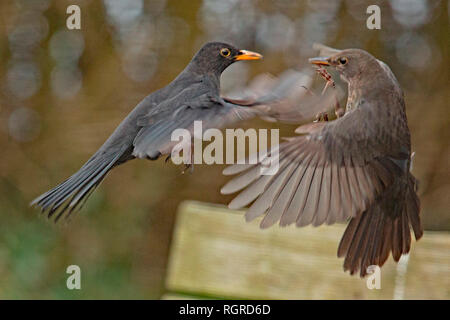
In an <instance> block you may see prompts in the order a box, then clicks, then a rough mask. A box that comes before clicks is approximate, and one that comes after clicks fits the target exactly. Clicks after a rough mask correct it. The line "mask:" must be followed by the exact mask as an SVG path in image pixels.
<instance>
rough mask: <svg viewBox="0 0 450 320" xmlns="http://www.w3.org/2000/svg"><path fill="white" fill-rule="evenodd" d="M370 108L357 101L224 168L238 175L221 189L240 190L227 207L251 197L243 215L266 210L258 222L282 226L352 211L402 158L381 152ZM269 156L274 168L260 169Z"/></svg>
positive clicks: (388, 178)
mask: <svg viewBox="0 0 450 320" xmlns="http://www.w3.org/2000/svg"><path fill="white" fill-rule="evenodd" d="M373 112H374V111H373V110H371V108H370V106H362V107H360V108H357V109H355V110H353V111H351V112H349V113H348V114H346V115H345V116H344V117H342V118H339V119H337V120H335V121H332V122H328V123H326V124H324V125H322V126H317V127H315V128H314V129H312V130H310V131H309V133H308V134H306V135H301V136H296V137H292V138H288V139H287V140H288V141H287V142H284V143H281V144H280V145H279V146H276V147H274V148H273V149H272V150H271V151H270V152H269V153H268V154H266V155H265V156H262V157H260V158H259V159H258V161H259V162H258V163H257V164H254V165H252V164H244V165H239V164H238V165H233V166H230V167H228V168H226V169H225V170H224V174H226V175H227V174H238V173H239V175H238V176H236V177H234V178H233V179H232V180H231V181H229V182H228V183H227V184H226V185H225V186H224V187H223V188H222V190H221V192H222V193H223V194H230V193H234V192H237V191H239V190H243V191H242V192H241V193H240V194H239V195H237V196H236V197H235V198H234V199H233V200H232V202H231V203H230V204H229V207H230V208H233V209H237V208H242V207H245V206H247V205H248V204H250V203H252V202H253V201H254V202H253V204H252V205H251V206H250V209H249V210H248V211H247V213H246V219H247V220H252V219H254V218H256V217H258V216H260V215H263V214H265V213H266V215H265V217H264V218H263V220H262V222H261V227H269V226H271V225H273V224H274V223H276V222H277V221H279V223H280V225H282V226H284V225H289V224H292V223H296V225H297V226H304V225H308V224H313V225H314V226H317V225H321V224H323V223H326V224H332V223H334V222H338V221H345V220H347V219H348V218H351V217H355V216H357V215H358V214H359V213H361V212H362V211H363V210H365V209H367V207H368V206H369V204H370V203H372V202H373V201H374V199H375V198H376V197H377V195H379V194H380V193H381V192H382V190H384V189H385V188H386V186H388V185H390V184H391V183H392V182H393V180H394V178H395V177H396V176H397V175H398V174H401V170H402V168H401V167H402V165H401V163H402V161H403V160H398V159H395V158H391V157H387V156H385V154H386V150H385V149H384V147H383V146H382V144H383V143H380V141H379V139H377V138H376V137H377V135H376V132H375V131H377V130H380V129H379V126H377V125H376V123H374V122H375V120H374V119H373V116H372V113H373ZM377 134H379V133H377ZM378 137H379V136H378ZM277 153H278V156H277ZM270 157H272V159H278V163H279V169H278V171H277V172H276V173H275V174H274V175H264V174H263V173H264V170H263V169H264V166H265V165H267V160H268V159H269V158H270ZM247 163H248V162H247Z"/></svg>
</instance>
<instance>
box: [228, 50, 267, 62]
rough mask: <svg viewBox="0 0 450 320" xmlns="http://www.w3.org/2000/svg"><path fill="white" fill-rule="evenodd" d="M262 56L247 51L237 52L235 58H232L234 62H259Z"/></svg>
mask: <svg viewBox="0 0 450 320" xmlns="http://www.w3.org/2000/svg"><path fill="white" fill-rule="evenodd" d="M262 57H263V56H262V55H260V54H259V53H256V52H252V51H248V50H239V53H238V54H237V56H235V57H234V60H236V61H239V60H259V59H262Z"/></svg>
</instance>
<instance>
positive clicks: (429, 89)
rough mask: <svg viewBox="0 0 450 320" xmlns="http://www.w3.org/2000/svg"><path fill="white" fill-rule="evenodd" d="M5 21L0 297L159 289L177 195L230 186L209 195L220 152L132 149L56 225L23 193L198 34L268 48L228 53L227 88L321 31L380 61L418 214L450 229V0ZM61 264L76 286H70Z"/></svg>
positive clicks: (157, 7) (140, 10)
mask: <svg viewBox="0 0 450 320" xmlns="http://www.w3.org/2000/svg"><path fill="white" fill-rule="evenodd" d="M70 4H78V5H79V6H80V8H81V15H82V16H81V17H82V20H81V30H73V31H69V30H67V29H66V18H67V17H68V15H67V14H66V8H67V6H68V5H70ZM370 4H379V5H380V7H381V11H382V29H381V30H368V29H367V28H366V21H365V19H366V18H367V14H366V8H367V6H368V5H370ZM0 36H1V37H0V149H1V152H2V156H1V158H0V219H1V220H0V221H1V223H0V299H5V298H10V299H16V298H26V299H32V298H40V299H51V298H63V299H66V298H67V299H75V298H83V299H88V298H123V299H128V298H159V297H160V296H161V294H162V293H163V291H164V275H165V268H166V264H167V255H168V249H169V244H170V238H171V234H172V227H173V224H174V221H175V212H176V208H177V206H178V204H179V203H180V201H182V200H184V199H195V200H202V201H208V202H215V203H226V202H227V201H228V200H230V198H229V197H223V196H221V195H220V194H219V189H220V186H221V185H223V183H224V182H225V179H224V178H223V177H222V175H221V174H220V172H221V170H222V169H223V167H220V166H196V168H195V171H194V174H192V175H190V174H185V175H182V174H181V173H180V172H181V169H180V168H177V167H175V166H174V165H172V164H165V163H164V161H163V160H159V161H156V162H152V163H150V162H148V161H132V162H130V163H129V164H126V165H125V166H123V167H121V168H120V170H113V172H112V173H111V174H110V175H109V177H108V179H106V180H105V182H104V183H103V184H102V186H101V187H100V188H99V189H98V190H97V191H96V192H95V193H94V194H93V196H92V197H91V199H90V200H89V201H88V202H87V204H86V206H85V208H84V209H83V211H82V212H81V213H80V214H79V215H77V217H76V218H75V219H74V221H72V222H71V223H70V224H68V225H65V226H53V225H51V224H50V223H48V222H47V221H45V219H44V218H42V219H39V218H38V217H37V214H36V212H35V211H34V210H32V209H30V208H28V203H29V201H30V200H31V199H33V198H34V197H35V196H37V195H39V194H40V193H42V192H43V191H45V190H47V189H49V188H50V187H52V186H54V185H55V184H57V183H59V182H60V181H62V180H63V179H64V178H66V177H68V176H69V175H70V174H72V173H73V172H75V171H76V170H77V169H78V168H79V167H80V166H81V164H82V163H83V162H84V161H86V160H87V159H88V158H89V156H90V155H91V154H92V153H93V152H95V150H96V149H97V148H98V147H99V146H100V145H101V144H102V142H103V141H104V140H105V139H106V138H107V137H108V135H109V134H110V133H111V132H112V131H113V129H114V128H115V126H117V125H118V124H119V123H120V121H121V119H123V118H124V117H125V116H126V114H127V113H128V112H129V111H130V110H131V109H132V108H133V107H134V106H135V105H136V104H137V103H138V102H139V101H140V100H141V99H142V98H143V97H144V96H146V95H147V94H148V93H150V92H152V91H154V90H156V89H158V88H160V87H162V86H164V85H166V84H167V83H168V82H170V81H171V80H172V79H173V78H174V77H175V76H176V75H177V74H178V73H179V72H180V71H181V70H182V69H183V68H184V66H185V65H186V64H187V63H188V62H189V60H190V59H191V57H192V55H193V54H194V53H195V51H196V50H197V49H198V48H199V47H200V46H201V44H202V43H203V42H205V41H208V40H225V41H229V42H232V43H234V44H235V45H237V46H239V47H241V48H246V49H250V50H255V51H259V52H261V53H263V54H264V56H265V60H264V61H262V62H255V63H247V64H243V63H241V64H239V65H238V66H237V65H234V66H232V67H231V68H229V70H227V71H226V72H225V73H224V75H223V78H222V81H223V83H222V86H223V89H224V91H225V92H228V91H231V90H233V89H236V88H238V87H240V86H243V85H245V83H246V82H247V81H248V80H249V79H251V78H253V77H254V76H255V75H257V74H259V73H261V72H271V73H274V74H277V73H280V72H282V71H283V70H285V69H286V68H290V67H294V68H302V67H307V58H308V57H309V56H311V55H312V54H314V52H313V51H312V50H311V44H312V43H313V42H315V41H317V42H323V43H325V44H327V45H330V46H334V47H337V48H347V47H359V48H363V49H366V50H368V51H370V52H371V53H373V54H374V55H375V56H376V57H378V58H379V59H380V60H383V61H385V62H386V63H387V64H388V65H389V66H390V67H391V68H392V70H393V71H394V73H395V74H396V75H397V77H398V79H399V81H400V83H401V84H402V86H403V88H404V91H405V96H406V102H407V113H408V118H409V124H410V129H411V131H412V140H413V150H415V152H416V157H415V160H414V173H415V175H416V176H417V177H418V178H419V180H420V181H421V184H420V195H421V200H422V208H423V209H422V217H423V221H424V224H425V228H426V229H429V230H450V217H449V212H448V210H449V207H450V206H449V197H448V194H449V192H450V185H449V178H450V175H449V169H448V165H449V163H448V159H449V156H450V149H449V144H448V141H449V138H450V136H449V130H448V128H449V112H448V104H449V102H448V101H449V98H450V97H449V91H448V88H449V68H448V65H449V62H450V61H449V42H448V39H449V10H448V2H447V1H437V0H434V1H425V0H422V1H421V0H414V1H405V0H393V1H373V0H371V1H351V0H346V1H343V0H342V1H292V0H291V1H287V0H280V1H268V0H253V1H250V0H249V1H237V0H232V1H231V0H228V1H224V0H220V1H219V0H204V1H201V0H195V1H194V0H189V1H188V0H176V1H175V0H174V1H166V0H149V1H142V0H123V1H122V0H105V1H92V0H73V1H72V0H71V1H50V0H34V1H27V0H17V1H12V0H11V1H2V2H0ZM250 125H252V126H256V127H278V125H276V124H275V125H274V124H270V125H268V124H265V123H263V122H262V121H259V120H255V121H252V122H251V123H247V124H245V126H246V127H247V126H250ZM291 134H292V127H291V126H284V125H283V126H281V135H284V136H286V135H291ZM243 223H244V221H243ZM299 232H301V230H299ZM71 264H77V265H79V266H80V267H81V270H82V284H81V285H82V290H80V291H77V290H74V291H70V290H67V288H66V278H67V274H66V273H65V270H66V268H67V266H68V265H71Z"/></svg>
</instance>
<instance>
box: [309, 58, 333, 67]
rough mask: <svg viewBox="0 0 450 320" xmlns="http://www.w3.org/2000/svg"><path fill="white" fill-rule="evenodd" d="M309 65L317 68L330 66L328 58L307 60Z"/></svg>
mask: <svg viewBox="0 0 450 320" xmlns="http://www.w3.org/2000/svg"><path fill="white" fill-rule="evenodd" d="M309 63H312V64H315V65H318V66H329V65H330V58H326V57H316V58H311V59H309Z"/></svg>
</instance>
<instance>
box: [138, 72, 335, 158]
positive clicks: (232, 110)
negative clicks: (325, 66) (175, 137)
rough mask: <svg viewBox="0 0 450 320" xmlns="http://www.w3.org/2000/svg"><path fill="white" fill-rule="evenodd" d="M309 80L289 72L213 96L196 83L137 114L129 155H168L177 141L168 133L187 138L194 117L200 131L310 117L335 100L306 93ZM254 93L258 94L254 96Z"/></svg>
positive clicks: (143, 156) (326, 107)
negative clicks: (240, 91) (246, 92)
mask: <svg viewBox="0 0 450 320" xmlns="http://www.w3.org/2000/svg"><path fill="white" fill-rule="evenodd" d="M308 79H310V77H309V76H308V75H306V74H305V73H304V72H297V71H293V70H291V71H289V72H285V73H284V74H283V75H281V76H279V77H278V78H276V79H273V81H272V82H271V83H270V84H267V81H266V80H267V78H266V79H264V80H261V79H260V80H261V81H260V83H259V85H258V86H259V89H258V90H256V89H255V88H253V92H252V95H251V96H250V97H245V98H243V99H231V98H222V97H220V96H218V95H213V94H211V90H208V89H209V88H210V87H209V86H205V85H204V82H205V81H206V80H203V82H202V81H198V82H196V83H195V84H193V85H191V86H189V87H187V88H185V89H184V90H181V91H180V92H179V93H178V94H177V95H176V96H174V97H172V98H170V99H166V100H164V101H162V102H160V103H159V104H157V105H155V106H153V107H152V108H151V110H150V112H149V113H148V114H146V115H144V116H141V117H140V118H138V120H137V124H138V125H139V126H140V127H141V129H140V131H139V132H138V134H137V136H136V138H135V139H134V143H133V145H134V150H133V155H134V156H135V157H138V158H150V159H154V158H157V157H159V156H160V155H161V154H169V153H170V152H171V150H172V147H173V146H175V145H176V144H177V141H171V135H172V132H173V131H174V130H175V129H187V130H189V132H190V133H191V136H192V135H193V129H194V128H193V124H194V121H200V120H201V121H202V129H203V130H207V129H209V128H224V127H225V126H227V125H230V124H234V123H236V122H238V121H243V120H248V119H251V118H254V117H261V118H262V119H264V120H266V121H282V122H291V123H292V122H295V123H298V122H301V121H305V120H306V119H308V120H309V119H311V118H313V117H314V116H315V115H316V114H317V113H318V112H320V111H323V110H325V109H330V108H331V107H332V106H333V103H334V101H335V99H336V98H335V96H334V95H331V94H330V95H326V96H315V95H313V94H311V92H309V91H308V90H307V89H306V88H305V87H304V85H305V84H309V82H308V81H309V80H308ZM261 82H263V83H264V84H261ZM261 86H264V88H261ZM255 87H256V86H255ZM255 91H258V92H257V94H256V93H255V94H253V93H254V92H255ZM319 106H320V107H319Z"/></svg>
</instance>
